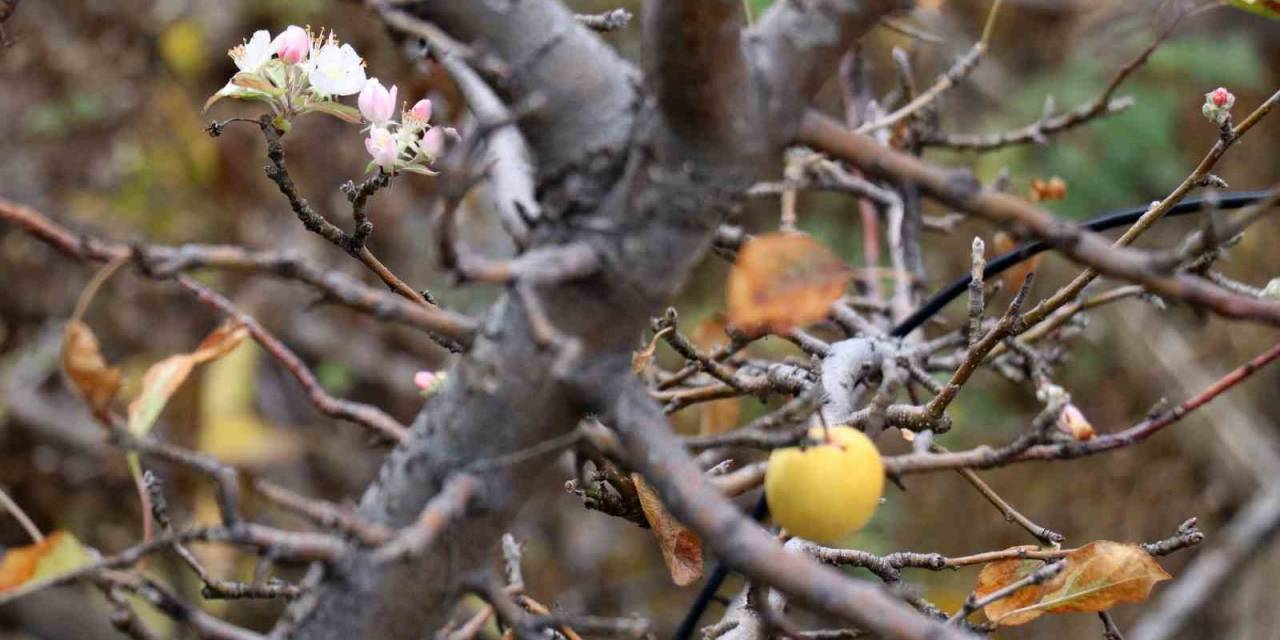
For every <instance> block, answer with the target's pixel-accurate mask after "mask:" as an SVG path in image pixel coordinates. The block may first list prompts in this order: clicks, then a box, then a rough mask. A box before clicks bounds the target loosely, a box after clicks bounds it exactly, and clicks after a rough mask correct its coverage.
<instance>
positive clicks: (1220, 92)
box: [1209, 87, 1236, 109]
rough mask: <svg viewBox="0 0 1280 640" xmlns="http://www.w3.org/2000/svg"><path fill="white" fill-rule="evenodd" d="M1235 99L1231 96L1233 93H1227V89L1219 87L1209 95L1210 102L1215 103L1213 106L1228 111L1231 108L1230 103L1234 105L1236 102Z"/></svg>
mask: <svg viewBox="0 0 1280 640" xmlns="http://www.w3.org/2000/svg"><path fill="white" fill-rule="evenodd" d="M1235 98H1236V97H1235V96H1233V95H1231V92H1230V91H1227V89H1226V88H1225V87H1218V88H1217V89H1214V90H1213V92H1212V93H1210V94H1209V101H1210V102H1212V103H1213V106H1215V107H1217V108H1219V109H1221V108H1223V107H1226V108H1228V109H1229V108H1231V107H1230V104H1229V103H1234V102H1235V101H1236V100H1235Z"/></svg>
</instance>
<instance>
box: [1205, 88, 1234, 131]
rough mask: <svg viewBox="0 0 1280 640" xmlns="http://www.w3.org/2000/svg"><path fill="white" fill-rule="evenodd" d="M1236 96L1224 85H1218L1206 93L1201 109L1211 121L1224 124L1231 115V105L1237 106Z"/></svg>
mask: <svg viewBox="0 0 1280 640" xmlns="http://www.w3.org/2000/svg"><path fill="white" fill-rule="evenodd" d="M1235 104H1236V97H1235V96H1234V95H1233V94H1232V93H1231V92H1230V91H1227V90H1226V88H1224V87H1218V88H1217V89H1214V90H1213V91H1210V92H1209V93H1206V94H1204V107H1203V108H1202V109H1201V111H1202V112H1203V113H1204V117H1206V118H1208V119H1209V120H1210V121H1212V122H1214V123H1217V124H1218V125H1222V124H1224V123H1226V122H1227V119H1228V118H1230V117H1231V107H1233V106H1235Z"/></svg>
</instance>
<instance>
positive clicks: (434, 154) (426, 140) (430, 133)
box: [419, 127, 444, 160]
mask: <svg viewBox="0 0 1280 640" xmlns="http://www.w3.org/2000/svg"><path fill="white" fill-rule="evenodd" d="M419 148H420V149H422V155H424V156H427V157H428V158H431V159H432V160H435V159H436V158H438V157H439V156H440V153H441V152H442V151H444V129H442V128H440V127H432V128H431V129H429V130H427V132H426V133H424V134H422V146H421V147H419Z"/></svg>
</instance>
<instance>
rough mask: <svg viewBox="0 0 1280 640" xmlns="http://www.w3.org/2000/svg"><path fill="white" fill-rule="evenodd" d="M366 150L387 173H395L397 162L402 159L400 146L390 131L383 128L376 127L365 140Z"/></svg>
mask: <svg viewBox="0 0 1280 640" xmlns="http://www.w3.org/2000/svg"><path fill="white" fill-rule="evenodd" d="M364 148H365V150H367V151H368V152H369V155H370V156H373V161H374V162H376V163H378V166H380V167H382V168H383V169H385V170H387V171H394V170H395V166H396V160H397V159H398V158H399V157H400V145H399V144H398V143H397V142H396V137H395V136H394V135H392V134H391V132H390V131H387V130H386V129H384V128H382V127H374V128H373V129H372V130H370V131H369V137H368V138H365V140H364Z"/></svg>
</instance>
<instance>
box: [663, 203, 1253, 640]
mask: <svg viewBox="0 0 1280 640" xmlns="http://www.w3.org/2000/svg"><path fill="white" fill-rule="evenodd" d="M1273 193H1274V192H1272V191H1236V192H1230V193H1220V194H1217V195H1215V196H1213V199H1212V200H1210V199H1208V198H1204V197H1194V198H1187V199H1185V200H1183V201H1182V202H1180V203H1178V204H1176V205H1174V206H1173V208H1172V209H1170V210H1169V212H1168V213H1166V214H1165V216H1166V217H1168V216H1180V215H1184V214H1188V213H1200V212H1202V211H1216V210H1223V209H1240V208H1243V207H1247V206H1249V205H1251V204H1255V203H1257V202H1259V201H1261V200H1264V199H1266V198H1268V197H1270V196H1271V195H1273ZM1147 209H1148V206H1146V205H1143V206H1136V207H1130V208H1128V209H1121V210H1119V211H1112V212H1110V213H1105V214H1103V215H1100V216H1098V217H1096V218H1093V219H1092V220H1089V221H1087V222H1085V223H1084V224H1082V225H1080V226H1081V228H1084V229H1088V230H1090V231H1106V230H1107V229H1112V228H1115V227H1118V226H1121V225H1126V224H1130V223H1132V222H1134V221H1136V220H1137V219H1138V218H1140V217H1142V214H1144V213H1146V212H1147ZM1048 249H1049V246H1048V245H1046V244H1045V243H1043V242H1040V241H1038V240H1037V241H1034V242H1024V243H1022V244H1020V245H1018V246H1017V247H1015V248H1014V249H1013V250H1012V251H1009V252H1008V253H1004V254H1001V255H999V256H996V257H995V258H993V259H992V260H991V261H990V262H988V263H987V268H986V269H985V270H984V271H983V272H982V279H983V280H989V279H990V278H992V277H994V276H997V275H999V274H1000V273H1002V272H1004V271H1005V270H1007V269H1009V268H1010V267H1013V266H1014V265H1017V264H1018V263H1020V262H1022V261H1024V260H1026V259H1027V258H1030V257H1032V256H1034V255H1036V254H1039V253H1043V252H1044V251H1046V250H1048ZM972 281H973V276H972V275H966V276H964V277H962V278H957V279H956V280H955V282H952V283H951V284H949V285H947V287H946V288H945V289H943V290H941V291H939V292H937V293H935V294H933V297H931V298H929V299H928V300H927V301H925V303H924V304H923V305H920V308H919V309H916V311H915V313H912V314H911V315H909V316H907V317H906V319H904V320H903V321H902V322H899V323H898V325H897V326H895V327H894V328H893V330H892V331H890V332H889V335H892V336H895V337H899V338H900V337H903V336H905V335H907V334H909V333H911V332H912V331H915V330H916V329H917V328H918V327H920V325H922V324H924V323H925V322H928V320H929V318H932V317H933V316H934V315H936V314H937V313H938V312H939V311H941V310H942V309H943V307H946V306H947V305H948V304H950V303H951V301H953V300H955V299H956V298H958V297H960V294H962V293H964V292H965V291H966V290H968V288H969V283H970V282H972ZM768 515H769V503H768V502H767V501H766V500H765V497H764V495H763V494H762V495H761V496H760V499H759V500H757V501H756V506H755V508H754V509H752V510H751V517H752V519H754V520H756V521H757V522H759V521H762V520H764V519H765V518H766V517H767V516H768ZM727 577H729V567H728V566H727V565H726V564H724V563H723V562H721V563H717V564H716V568H715V569H714V570H713V571H712V572H711V575H710V576H708V577H707V581H706V583H704V584H703V585H702V590H701V591H699V592H698V597H697V598H695V599H694V601H693V604H692V605H690V607H689V612H688V613H687V614H685V617H684V620H682V621H681V622H680V626H679V627H678V628H677V629H676V632H675V635H673V636H672V640H688V638H689V635H690V634H692V633H693V628H694V627H696V626H697V625H698V620H699V619H701V618H702V614H703V612H705V611H706V609H707V606H708V605H710V604H711V601H712V600H714V599H715V597H716V592H717V591H719V590H720V585H721V584H723V583H724V580H725V578H727Z"/></svg>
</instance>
